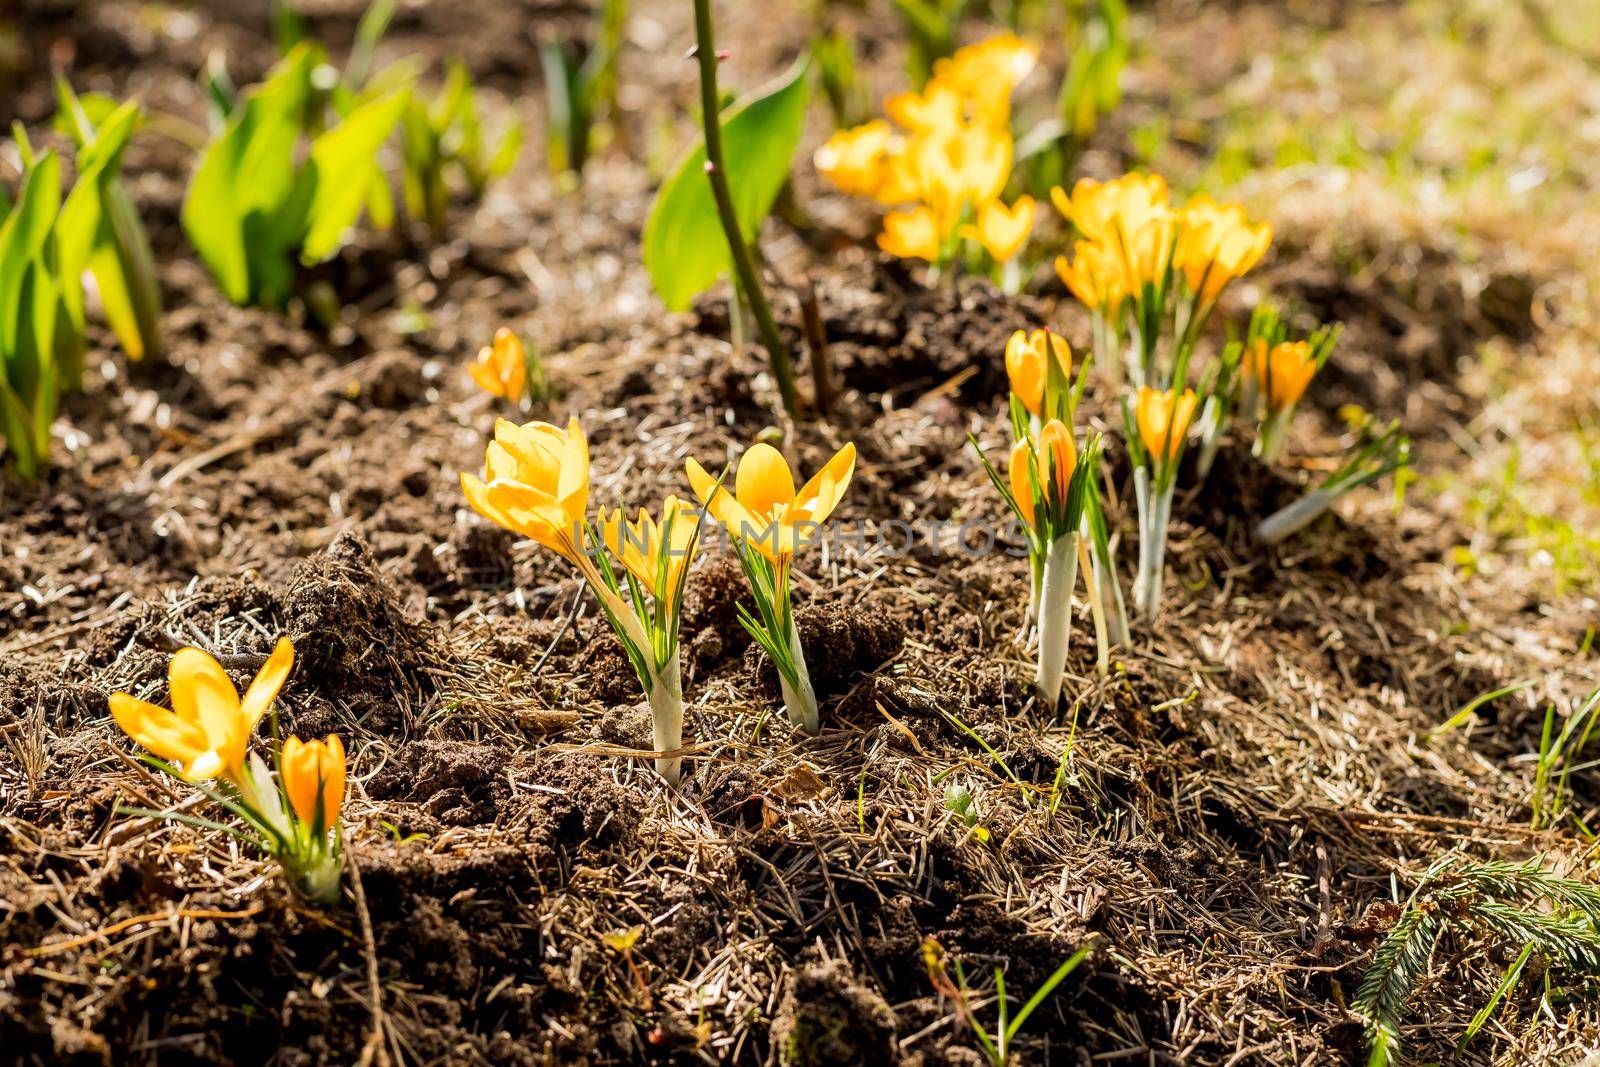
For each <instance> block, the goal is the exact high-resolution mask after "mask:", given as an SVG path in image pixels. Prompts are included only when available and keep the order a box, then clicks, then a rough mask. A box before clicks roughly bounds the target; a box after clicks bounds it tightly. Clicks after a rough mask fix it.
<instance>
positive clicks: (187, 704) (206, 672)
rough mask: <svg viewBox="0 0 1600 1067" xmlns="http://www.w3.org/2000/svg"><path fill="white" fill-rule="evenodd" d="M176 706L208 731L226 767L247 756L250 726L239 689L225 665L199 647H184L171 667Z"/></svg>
mask: <svg viewBox="0 0 1600 1067" xmlns="http://www.w3.org/2000/svg"><path fill="white" fill-rule="evenodd" d="M167 678H168V684H169V685H170V686H171V689H172V707H173V709H174V710H175V711H176V712H177V713H178V715H179V716H180V717H181V718H183V719H184V720H185V721H187V722H192V723H194V724H196V725H198V726H199V727H200V728H201V729H202V730H204V731H205V734H206V738H207V740H208V741H209V742H210V745H209V747H211V748H213V749H215V750H216V751H217V753H218V755H219V756H221V758H222V760H223V763H224V765H225V766H226V767H229V768H232V767H237V766H238V765H239V764H240V763H241V762H242V761H243V760H244V748H245V742H246V739H247V737H248V735H249V731H250V727H249V725H248V724H247V723H246V722H245V720H244V715H243V713H242V711H241V709H240V707H239V691H238V690H237V689H235V688H234V686H233V681H232V679H230V678H229V677H228V672H227V671H225V670H223V669H222V665H221V664H219V663H218V662H217V661H216V660H215V659H213V658H212V657H211V656H210V655H209V654H208V653H206V652H203V651H201V650H200V649H198V648H180V649H179V650H178V651H177V652H176V653H175V654H174V655H173V657H172V662H171V663H170V664H169V665H168V667H167Z"/></svg>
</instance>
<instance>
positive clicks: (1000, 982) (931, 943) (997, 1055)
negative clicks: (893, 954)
mask: <svg viewBox="0 0 1600 1067" xmlns="http://www.w3.org/2000/svg"><path fill="white" fill-rule="evenodd" d="M1091 947H1092V946H1090V945H1084V946H1082V947H1081V948H1079V949H1078V950H1077V951H1076V952H1074V953H1073V954H1072V955H1070V956H1068V957H1067V958H1066V960H1064V961H1063V962H1062V964H1061V966H1059V967H1057V968H1056V969H1055V973H1053V974H1051V975H1050V977H1049V978H1046V979H1045V980H1044V983H1043V984H1042V985H1040V986H1039V988H1038V989H1036V990H1034V993H1033V996H1031V997H1029V998H1028V1000H1027V1002H1026V1003H1025V1004H1023V1005H1022V1007H1021V1008H1019V1009H1017V1011H1016V1014H1014V1015H1013V1014H1012V1013H1011V1002H1010V1000H1009V999H1008V998H1007V997H1006V976H1005V971H1004V970H1002V969H1001V968H999V967H996V968H995V969H994V993H995V1006H996V1008H997V1009H998V1019H997V1020H996V1026H995V1031H994V1033H993V1034H992V1035H991V1034H990V1033H989V1030H988V1028H987V1027H985V1026H984V1025H983V1023H982V1021H980V1020H979V1019H978V1013H977V1010H976V1009H975V1008H974V1007H973V1004H972V996H971V992H970V989H969V987H968V985H967V976H966V972H965V970H964V969H963V968H962V966H961V961H960V960H959V959H954V958H953V957H952V958H951V962H952V963H953V964H954V965H955V972H956V976H955V981H953V982H952V981H951V979H950V974H949V971H948V969H947V968H946V966H945V960H946V958H947V957H946V955H945V951H944V949H943V948H941V947H940V945H939V942H937V941H935V940H934V939H933V938H931V937H927V938H924V939H923V941H922V961H923V965H924V966H925V967H926V968H927V971H928V981H929V982H931V983H932V984H933V987H934V989H935V990H936V991H937V992H938V993H939V994H940V995H941V996H943V997H946V998H948V999H949V1000H950V1001H952V1002H953V1003H954V1004H955V1006H956V1010H957V1011H958V1012H960V1013H961V1017H962V1018H963V1019H965V1020H966V1023H967V1025H968V1026H970V1027H971V1028H972V1036H973V1037H975V1038H977V1040H978V1047H979V1048H980V1049H981V1050H982V1051H983V1054H984V1056H986V1057H987V1058H988V1060H989V1063H990V1064H991V1067H1006V1065H1007V1064H1009V1063H1010V1062H1011V1049H1012V1044H1013V1042H1015V1040H1016V1037H1017V1033H1018V1032H1019V1031H1020V1030H1021V1029H1022V1024H1023V1023H1025V1022H1027V1021H1028V1018H1029V1016H1031V1015H1032V1014H1033V1013H1034V1012H1035V1011H1036V1010H1037V1009H1038V1007H1039V1005H1041V1004H1043V1003H1044V1002H1045V1000H1046V999H1047V998H1048V997H1049V996H1050V995H1051V994H1052V993H1054V992H1055V991H1056V987H1057V986H1059V985H1060V984H1061V983H1062V982H1063V981H1065V980H1066V977H1067V976H1068V975H1069V974H1071V973H1072V972H1073V971H1075V970H1077V968H1078V965H1079V964H1080V963H1082V962H1083V961H1084V959H1085V958H1086V957H1087V956H1088V955H1089V950H1090V948H1091Z"/></svg>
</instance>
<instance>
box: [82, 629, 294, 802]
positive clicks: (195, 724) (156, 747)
mask: <svg viewBox="0 0 1600 1067" xmlns="http://www.w3.org/2000/svg"><path fill="white" fill-rule="evenodd" d="M293 666H294V645H292V644H291V643H290V642H289V639H288V638H287V637H285V638H281V639H279V641H278V644H277V646H276V647H275V648H274V649H273V650H272V655H270V656H268V657H267V662H266V663H265V664H263V665H262V667H261V670H260V671H258V672H257V673H256V676H255V679H254V681H252V682H251V683H250V688H249V689H248V690H246V691H245V694H244V698H243V699H242V700H241V699H240V697H239V691H238V690H237V689H236V688H234V685H233V681H232V680H231V679H229V677H228V672H227V671H225V670H223V669H222V666H221V664H219V663H218V662H217V661H216V660H215V659H214V658H213V657H212V656H211V655H210V654H209V653H207V652H205V651H202V650H201V649H198V648H184V649H179V650H178V652H177V653H175V654H174V655H173V657H172V660H171V662H170V663H169V664H168V665H167V682H168V687H169V689H170V691H171V697H172V707H173V710H172V711H168V710H167V709H166V708H163V707H159V706H157V705H155V704H150V703H146V702H145V701H143V700H140V699H138V698H137V697H134V696H130V695H129V694H127V693H113V694H111V699H110V705H111V717H112V718H113V719H115V720H116V723H117V725H118V726H120V727H121V728H122V731H123V733H125V734H127V735H128V736H129V737H131V738H133V740H134V741H136V742H137V743H138V744H139V745H140V746H141V747H143V748H145V749H147V750H148V751H150V752H151V753H152V754H154V755H155V756H157V757H159V758H161V759H163V760H166V761H167V762H168V763H173V764H176V765H178V766H179V767H180V768H181V769H182V773H183V778H184V780H185V781H189V782H201V781H205V780H207V779H210V778H222V779H225V780H227V781H230V782H233V783H235V784H240V783H242V782H243V778H244V758H245V749H246V747H247V746H248V745H249V742H250V733H251V731H252V730H254V729H255V725H256V723H257V722H259V721H261V717H262V716H263V715H265V714H266V713H267V711H268V709H269V708H271V707H272V702H273V700H275V699H276V698H277V696H278V690H280V689H282V688H283V683H284V682H285V681H286V680H287V679H288V677H289V671H290V669H291V668H292V667H293Z"/></svg>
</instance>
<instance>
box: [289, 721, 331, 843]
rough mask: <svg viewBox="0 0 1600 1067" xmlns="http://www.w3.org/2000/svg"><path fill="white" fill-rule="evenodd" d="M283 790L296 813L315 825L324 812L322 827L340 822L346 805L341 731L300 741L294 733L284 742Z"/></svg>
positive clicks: (325, 828) (306, 821)
mask: <svg viewBox="0 0 1600 1067" xmlns="http://www.w3.org/2000/svg"><path fill="white" fill-rule="evenodd" d="M282 774H283V791H284V793H286V794H287V795H288V797H289V806H290V807H291V808H293V809H294V813H295V817H296V818H298V819H299V820H300V821H301V822H302V823H304V824H305V825H307V826H315V825H316V822H317V816H318V814H319V813H320V814H321V816H322V828H323V829H324V830H331V829H333V828H334V827H336V826H338V825H339V809H340V808H341V807H342V806H343V805H344V777H345V764H344V743H343V742H341V741H340V740H339V735H338V734H329V735H328V739H327V740H326V741H301V740H300V739H299V738H298V737H291V738H289V740H287V741H285V742H284V743H283V754H282Z"/></svg>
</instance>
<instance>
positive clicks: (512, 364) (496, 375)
mask: <svg viewBox="0 0 1600 1067" xmlns="http://www.w3.org/2000/svg"><path fill="white" fill-rule="evenodd" d="M467 373H468V374H469V375H470V376H471V377H472V380H473V381H474V382H477V383H478V388H480V389H482V390H483V391H484V392H486V393H488V394H489V395H491V396H497V397H500V398H501V399H503V400H510V401H513V402H516V401H520V400H521V399H522V397H523V394H524V393H525V392H526V391H527V388H528V353H527V351H526V350H525V349H524V348H523V347H522V339H521V338H519V337H518V336H517V335H516V334H515V333H513V332H511V330H509V329H507V328H506V327H504V326H502V327H500V328H499V329H498V330H496V331H495V334H494V344H492V345H484V346H483V347H482V348H481V349H479V350H478V358H477V359H476V360H474V361H473V362H471V363H469V364H467Z"/></svg>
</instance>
